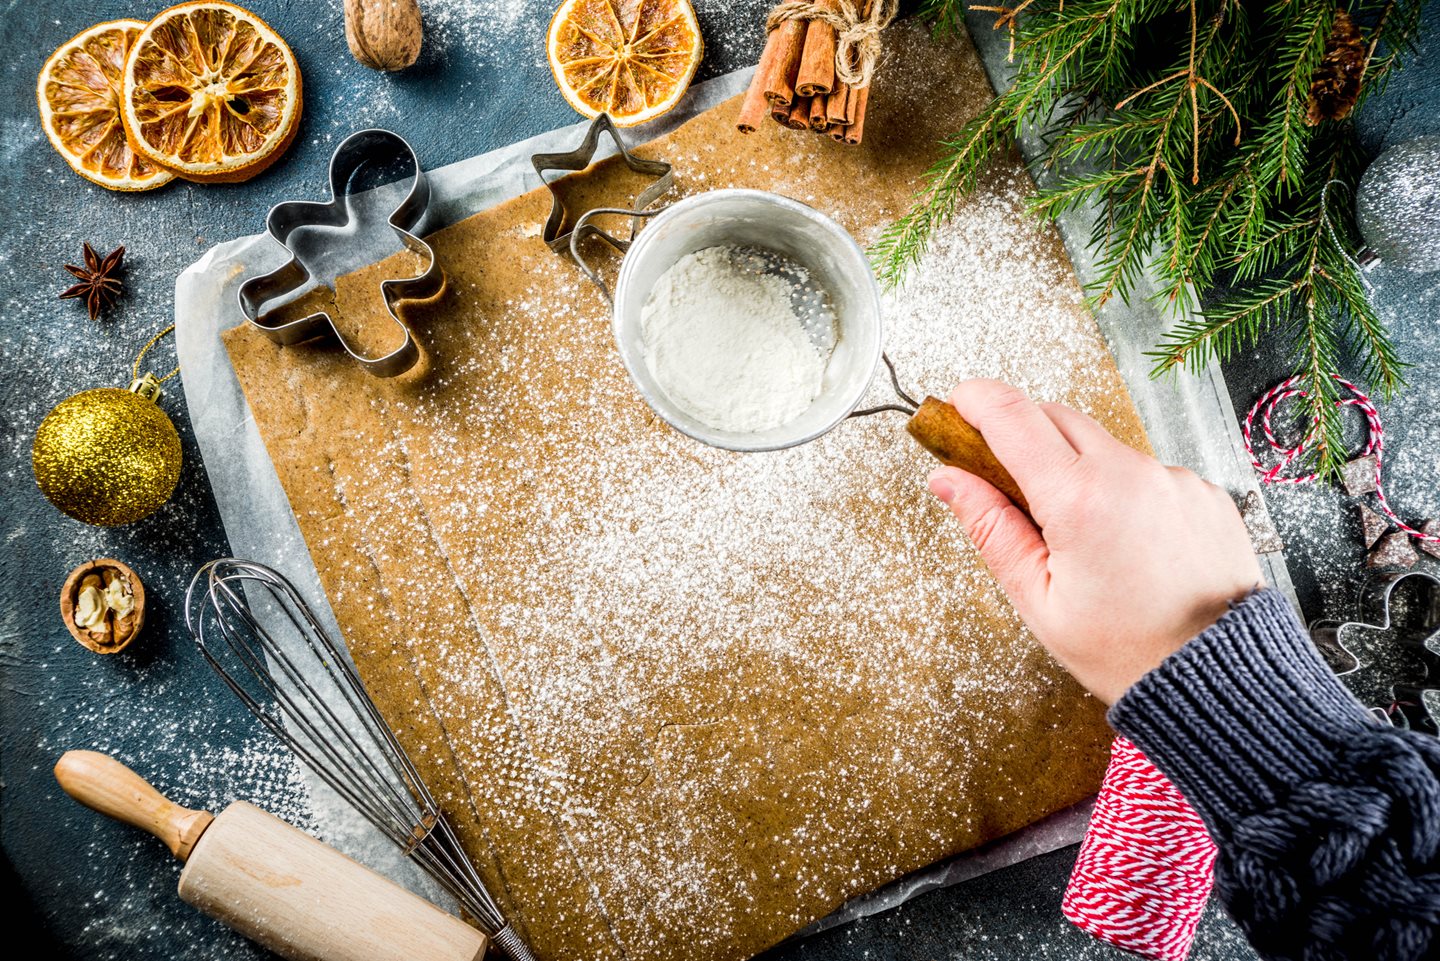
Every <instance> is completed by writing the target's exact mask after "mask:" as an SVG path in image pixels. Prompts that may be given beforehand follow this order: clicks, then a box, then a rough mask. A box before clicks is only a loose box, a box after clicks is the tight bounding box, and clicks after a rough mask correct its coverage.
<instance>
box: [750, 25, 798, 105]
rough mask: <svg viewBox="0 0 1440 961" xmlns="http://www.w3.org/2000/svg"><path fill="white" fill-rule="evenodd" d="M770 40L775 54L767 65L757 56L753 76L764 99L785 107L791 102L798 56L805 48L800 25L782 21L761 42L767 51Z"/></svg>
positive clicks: (793, 97) (762, 57) (793, 93)
mask: <svg viewBox="0 0 1440 961" xmlns="http://www.w3.org/2000/svg"><path fill="white" fill-rule="evenodd" d="M772 40H773V41H774V43H775V55H774V56H773V57H771V58H770V61H769V62H768V63H767V62H766V60H765V58H764V56H761V58H760V66H759V68H758V69H757V70H756V71H755V76H756V78H757V79H763V81H764V83H763V86H762V89H763V90H764V91H765V99H766V100H768V101H770V103H771V104H772V105H776V104H778V105H780V106H782V107H789V106H791V104H792V102H793V101H794V99H795V75H796V73H798V72H799V70H800V53H801V50H802V49H803V47H804V45H805V24H804V22H803V21H800V20H786V21H785V22H784V23H782V24H780V26H778V27H776V28H775V29H774V30H771V31H770V36H769V38H768V39H767V40H766V42H765V47H766V49H767V50H769V48H770V42H771V41H772Z"/></svg>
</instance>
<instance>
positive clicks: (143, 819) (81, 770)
mask: <svg viewBox="0 0 1440 961" xmlns="http://www.w3.org/2000/svg"><path fill="white" fill-rule="evenodd" d="M55 780H57V781H59V782H60V787H61V788H63V789H64V790H65V793H66V794H68V795H70V796H71V797H72V798H74V799H75V800H77V801H79V802H80V803H81V804H83V805H85V806H86V807H88V808H91V809H92V810H95V811H99V812H100V813H101V814H104V815H106V816H108V817H112V818H114V819H115V820H117V821H124V822H125V823H126V824H131V825H134V826H135V827H137V828H140V829H141V830H144V831H149V832H150V833H151V834H153V835H155V836H156V837H157V838H159V839H160V840H162V841H164V842H165V846H166V847H168V848H169V849H170V853H171V854H173V855H175V856H176V857H177V858H179V859H180V860H181V861H184V860H186V859H187V858H189V857H190V852H191V851H192V850H194V848H195V842H197V841H199V840H200V835H201V834H203V833H205V829H206V828H208V827H209V826H210V822H211V821H213V820H215V818H214V816H213V815H211V814H210V812H209V811H192V810H191V809H190V808H184V807H181V806H180V805H178V804H176V803H175V802H173V801H171V800H169V799H168V798H166V797H165V796H164V795H163V794H161V793H160V792H159V791H157V790H155V788H154V787H152V786H151V785H150V783H149V782H148V781H146V780H145V779H144V778H142V777H141V776H140V775H138V774H136V773H135V772H134V771H132V770H130V769H129V768H128V767H126V766H125V765H123V764H121V763H120V762H119V761H117V760H115V759H114V758H113V757H111V756H110V755H108V754H101V753H99V752H98V751H66V752H65V753H64V754H62V755H61V756H60V760H59V761H57V762H56V763H55Z"/></svg>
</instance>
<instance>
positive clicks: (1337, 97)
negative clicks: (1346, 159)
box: [1305, 10, 1368, 127]
mask: <svg viewBox="0 0 1440 961" xmlns="http://www.w3.org/2000/svg"><path fill="white" fill-rule="evenodd" d="M1367 59H1368V51H1367V50H1366V48H1365V38H1364V37H1362V36H1361V35H1360V28H1359V27H1357V26H1355V21H1353V20H1351V19H1350V14H1348V13H1346V12H1345V11H1344V10H1337V11H1336V12H1335V25H1334V27H1332V28H1331V30H1330V37H1329V39H1327V40H1326V41H1325V56H1324V57H1323V58H1321V60H1320V65H1319V66H1318V67H1316V68H1315V77H1314V79H1313V80H1312V81H1311V83H1310V105H1309V110H1308V111H1307V112H1306V114H1305V123H1306V124H1308V125H1309V126H1311V127H1313V126H1315V125H1316V124H1318V123H1320V122H1321V121H1322V120H1343V119H1344V118H1346V117H1348V116H1349V115H1350V111H1351V110H1352V109H1354V107H1355V101H1356V100H1358V99H1359V98H1360V81H1361V78H1362V77H1364V75H1365V62H1366V60H1367Z"/></svg>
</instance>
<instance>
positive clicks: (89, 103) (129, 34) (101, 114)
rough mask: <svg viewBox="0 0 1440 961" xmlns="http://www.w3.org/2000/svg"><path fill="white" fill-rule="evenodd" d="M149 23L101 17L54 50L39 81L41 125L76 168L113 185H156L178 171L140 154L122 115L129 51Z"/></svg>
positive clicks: (117, 187) (143, 187)
mask: <svg viewBox="0 0 1440 961" xmlns="http://www.w3.org/2000/svg"><path fill="white" fill-rule="evenodd" d="M144 28H145V24H144V22H143V21H140V20H111V21H110V22H108V23H97V24H96V25H95V26H93V27H91V28H90V29H89V30H86V31H84V32H83V33H81V34H79V35H78V36H75V37H72V38H71V39H69V40H68V41H66V42H65V43H63V44H61V45H60V49H59V50H56V51H55V52H54V53H52V54H51V55H50V59H49V60H46V61H45V66H44V67H42V68H41V69H40V79H39V80H37V81H36V83H35V99H36V101H38V102H39V104H40V125H41V126H42V127H44V128H45V136H47V137H49V138H50V145H51V146H53V147H54V148H55V149H56V150H57V151H59V153H60V156H62V157H64V158H65V162H66V163H68V164H69V165H70V166H71V167H72V168H73V169H74V170H75V172H76V173H78V174H79V175H80V176H82V177H86V178H88V179H90V180H93V181H95V182H96V183H97V184H99V185H100V186H102V187H109V188H110V189H111V190H150V189H151V188H153V187H159V186H160V185H162V184H167V183H169V182H170V181H171V180H173V179H174V178H175V175H174V174H172V173H171V172H170V171H168V170H166V169H165V168H164V167H161V166H159V165H158V164H156V163H154V162H153V161H151V160H150V159H149V158H147V157H142V156H139V155H137V154H136V152H135V150H134V148H133V147H131V145H130V143H129V142H128V141H127V140H126V138H125V125H124V124H123V123H122V122H121V120H120V87H121V76H122V75H123V74H124V72H125V55H126V54H127V53H129V51H130V45H131V44H133V43H134V42H135V38H136V37H138V36H139V35H140V31H141V30H143V29H144Z"/></svg>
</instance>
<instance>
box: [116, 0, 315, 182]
mask: <svg viewBox="0 0 1440 961" xmlns="http://www.w3.org/2000/svg"><path fill="white" fill-rule="evenodd" d="M300 110H301V90H300V66H299V64H297V63H296V62H295V54H293V53H291V52H290V48H289V47H288V46H287V45H286V44H285V41H284V40H282V39H280V35H279V34H278V33H276V32H275V31H274V30H272V29H270V27H269V25H267V24H266V23H265V21H263V20H261V19H260V18H259V17H257V16H255V14H253V13H251V12H250V11H248V10H246V9H244V8H243V7H237V6H235V5H234V4H233V3H224V2H222V0H194V2H191V3H182V4H180V5H178V6H174V7H171V8H170V9H168V10H163V11H161V12H160V13H159V14H157V15H156V17H155V19H154V20H151V21H150V23H149V24H147V25H146V27H145V29H144V30H142V31H141V32H140V36H139V37H137V38H136V40H135V45H134V46H133V47H132V48H131V49H130V58H129V59H128V60H127V61H126V62H125V86H124V97H123V100H122V103H121V116H122V117H123V119H124V121H125V129H126V130H127V131H128V132H129V134H130V140H131V142H132V143H134V144H135V149H136V150H138V151H139V152H140V153H142V154H144V155H145V156H146V157H148V158H150V159H151V160H153V161H154V162H156V163H158V164H160V165H161V166H163V167H167V168H168V169H170V170H173V171H175V173H177V174H179V175H180V176H181V177H184V178H185V179H186V180H200V181H235V180H249V179H250V178H251V177H253V176H255V175H256V174H258V173H259V172H260V171H262V170H264V169H265V168H266V167H268V166H270V165H271V164H272V163H274V162H275V160H276V159H277V158H278V157H279V156H280V155H281V154H282V153H284V152H285V148H286V147H288V146H290V141H292V140H294V139H295V131H296V130H297V129H298V128H299V125H300Z"/></svg>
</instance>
